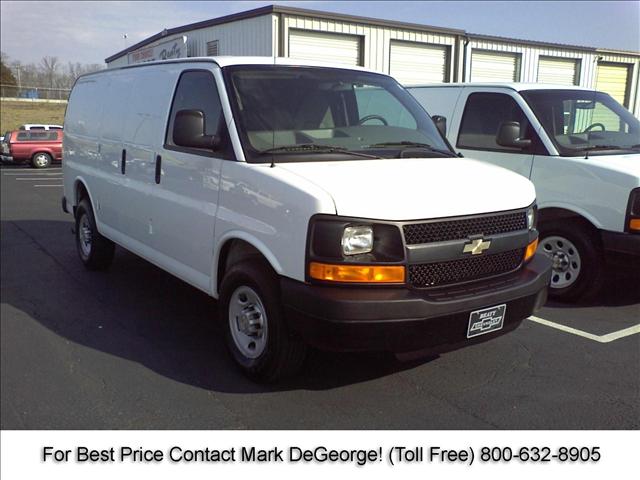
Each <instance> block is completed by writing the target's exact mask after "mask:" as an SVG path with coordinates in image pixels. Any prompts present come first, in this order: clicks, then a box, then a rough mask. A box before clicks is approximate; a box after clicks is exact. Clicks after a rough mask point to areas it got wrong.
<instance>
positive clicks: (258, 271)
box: [219, 260, 307, 382]
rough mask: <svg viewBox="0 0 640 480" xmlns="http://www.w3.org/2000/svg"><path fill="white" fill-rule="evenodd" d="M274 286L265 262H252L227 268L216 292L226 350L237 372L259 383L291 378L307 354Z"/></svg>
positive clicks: (276, 285)
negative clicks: (237, 369)
mask: <svg viewBox="0 0 640 480" xmlns="http://www.w3.org/2000/svg"><path fill="white" fill-rule="evenodd" d="M278 284H279V282H278V277H277V275H276V274H275V273H274V272H273V271H272V270H271V268H270V267H269V266H268V264H267V263H266V262H264V261H261V260H251V261H244V262H240V263H238V264H236V265H234V266H232V267H231V269H230V270H229V271H228V272H227V273H226V274H225V276H224V279H223V281H222V286H221V288H220V301H219V308H220V320H221V321H222V322H223V324H224V329H225V336H226V341H227V347H228V348H229V351H230V352H231V356H232V357H233V359H234V360H235V361H236V363H237V364H238V365H239V367H240V368H241V369H242V371H243V372H244V373H245V374H246V375H247V376H248V377H249V378H251V379H252V380H255V381H259V382H275V381H278V380H281V379H283V378H286V377H289V376H292V375H294V374H296V373H297V372H298V371H300V369H301V368H302V365H303V363H304V360H305V358H306V353H307V347H306V345H305V344H304V343H303V342H302V340H300V339H299V338H297V336H296V335H295V334H293V332H291V331H290V330H289V328H288V326H287V324H286V322H285V319H284V314H283V311H282V306H281V303H280V290H279V288H278Z"/></svg>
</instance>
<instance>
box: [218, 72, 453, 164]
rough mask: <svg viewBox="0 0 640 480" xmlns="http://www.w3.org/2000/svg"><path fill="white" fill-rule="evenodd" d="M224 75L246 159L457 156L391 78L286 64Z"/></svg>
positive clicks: (427, 116) (270, 160)
mask: <svg viewBox="0 0 640 480" xmlns="http://www.w3.org/2000/svg"><path fill="white" fill-rule="evenodd" d="M224 73H225V80H226V82H227V91H228V92H229V94H230V100H231V105H232V108H233V110H234V117H235V119H236V125H237V127H238V130H239V134H240V137H241V140H242V143H243V147H244V152H245V157H246V158H247V161H250V162H272V161H276V162H287V161H296V162H300V161H312V160H328V159H336V160H337V159H340V160H343V159H347V158H348V159H354V160H357V159H359V158H397V157H401V156H407V157H408V156H419V157H428V156H440V157H442V156H455V155H454V153H453V152H452V151H451V149H450V147H449V145H448V144H447V142H446V141H445V140H443V138H442V136H441V135H440V133H439V131H438V130H437V129H436V127H435V125H434V123H433V121H432V120H431V118H430V117H429V115H428V114H427V113H426V112H425V111H424V109H423V108H422V106H420V104H419V103H418V102H417V101H416V100H415V99H414V98H413V97H412V96H411V95H410V94H409V93H407V92H406V90H404V88H402V87H401V86H400V85H399V84H398V83H397V82H396V81H395V80H393V79H392V78H391V77H387V76H385V75H378V74H375V73H367V72H358V71H353V70H346V69H344V70H343V69H339V68H319V67H299V66H281V65H264V66H263V65H261V66H255V65H246V66H245V65H242V66H230V67H225V69H224Z"/></svg>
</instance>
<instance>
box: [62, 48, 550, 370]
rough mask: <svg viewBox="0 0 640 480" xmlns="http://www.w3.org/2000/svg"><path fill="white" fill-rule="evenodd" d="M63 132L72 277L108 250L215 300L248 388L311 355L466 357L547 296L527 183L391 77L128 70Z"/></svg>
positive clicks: (268, 64)
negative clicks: (77, 264)
mask: <svg viewBox="0 0 640 480" xmlns="http://www.w3.org/2000/svg"><path fill="white" fill-rule="evenodd" d="M65 130H66V134H65V139H64V158H65V162H64V167H63V169H64V198H63V209H64V210H65V211H68V212H72V213H73V215H74V216H75V219H76V228H75V235H76V244H77V249H78V253H79V256H80V259H81V260H82V262H84V264H85V266H86V267H87V268H88V269H104V268H106V267H107V266H108V265H109V263H110V262H111V260H112V257H113V255H114V244H118V245H120V246H122V247H124V248H126V249H128V250H130V251H132V252H134V253H136V254H138V255H139V256H141V257H143V258H145V259H147V260H148V261H150V262H152V263H154V264H156V265H158V266H159V267H161V268H163V269H165V270H166V271H168V272H170V273H172V274H173V275H175V276H177V277H179V278H181V279H183V280H184V281H186V282H188V283H189V284H191V285H193V286H194V287H196V288H199V289H200V290H202V291H204V292H206V293H208V294H209V295H211V296H212V297H214V298H217V299H218V300H219V301H218V305H219V309H220V312H219V316H218V318H219V319H220V321H222V323H223V324H224V329H225V332H226V337H227V344H228V346H229V350H230V352H231V354H232V355H233V358H234V359H235V361H236V362H237V363H238V365H240V367H242V369H243V370H244V371H245V373H247V374H248V375H249V376H250V377H252V378H254V379H257V380H263V381H269V380H275V379H278V378H281V377H283V376H285V375H288V374H291V373H293V372H295V371H296V370H297V369H298V368H299V367H300V365H301V364H302V361H303V360H304V357H305V351H306V345H309V344H310V345H314V346H317V347H321V348H326V349H335V350H384V351H391V352H415V351H418V350H424V349H427V350H430V351H434V352H435V351H438V352H439V351H444V350H449V349H453V348H458V347H461V346H465V345H470V344H473V343H477V342H480V341H483V340H486V339H490V338H493V337H495V336H498V335H500V334H503V333H505V332H507V331H510V330H512V329H514V328H515V327H517V326H518V325H519V324H520V323H521V321H522V320H523V319H524V318H526V317H527V316H528V315H530V314H531V313H532V312H533V311H535V310H536V309H537V308H538V307H540V306H541V305H542V304H543V303H544V301H545V298H546V288H547V285H548V282H549V279H550V266H551V262H550V261H549V260H548V258H547V257H546V256H544V255H535V249H536V242H537V235H538V234H537V230H536V228H535V222H536V220H535V219H536V205H535V190H534V187H533V185H532V184H531V182H530V181H529V180H527V179H526V178H523V177H521V176H520V175H516V174H514V173H513V172H509V171H508V170H505V169H502V168H498V167H494V166H490V165H486V164H483V163H481V162H477V161H472V160H466V159H462V158H458V157H457V156H456V155H455V154H454V153H452V151H451V150H450V148H449V147H448V145H447V144H446V142H445V141H444V140H443V139H442V138H441V136H440V134H439V133H438V131H437V129H436V127H435V125H434V124H433V122H432V120H431V119H430V118H429V117H428V116H427V114H426V113H425V112H424V110H423V109H422V107H420V105H419V104H418V102H416V100H415V99H414V98H413V97H411V95H409V93H407V91H406V90H405V89H404V88H402V87H401V86H400V85H399V84H398V83H397V82H396V81H395V80H393V79H392V78H391V77H389V76H386V75H381V74H377V73H373V72H368V71H365V70H362V69H348V68H344V67H339V68H338V67H336V68H328V67H320V66H317V65H302V64H300V62H296V63H295V64H294V63H293V62H292V61H289V60H286V59H274V58H248V57H239V58H224V57H221V58H202V59H198V58H188V59H181V60H171V61H166V62H157V63H148V64H144V65H136V66H131V67H123V68H118V69H112V70H106V71H101V72H97V73H93V74H89V75H85V76H83V77H81V78H79V79H78V81H77V82H76V84H75V86H74V88H73V91H72V93H71V96H70V99H69V106H68V108H67V113H66V118H65ZM496 190H498V191H499V194H498V195H496V194H495V191H496ZM178 320H179V319H177V321H178Z"/></svg>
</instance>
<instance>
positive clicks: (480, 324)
mask: <svg viewBox="0 0 640 480" xmlns="http://www.w3.org/2000/svg"><path fill="white" fill-rule="evenodd" d="M506 312H507V304H506V303H503V304H502V305H496V306H495V307H487V308H482V309H480V310H474V311H473V312H471V313H470V314H469V326H468V327H467V338H473V337H477V336H478V335H485V334H487V333H491V332H495V331H496V330H500V329H501V328H502V327H503V326H504V316H505V313H506Z"/></svg>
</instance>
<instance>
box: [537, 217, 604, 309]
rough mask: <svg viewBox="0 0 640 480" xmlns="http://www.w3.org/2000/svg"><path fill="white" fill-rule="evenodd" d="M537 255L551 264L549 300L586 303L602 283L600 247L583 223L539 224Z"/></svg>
mask: <svg viewBox="0 0 640 480" xmlns="http://www.w3.org/2000/svg"><path fill="white" fill-rule="evenodd" d="M538 252H539V253H544V254H546V255H547V256H549V257H550V258H551V261H552V262H553V265H552V274H551V284H550V288H549V297H550V298H552V299H555V300H560V301H575V300H588V299H590V298H592V297H593V296H594V295H595V294H597V293H598V292H599V291H600V289H601V287H602V283H603V280H604V261H603V259H602V257H603V255H602V247H601V244H600V240H599V238H598V236H597V235H596V233H595V232H594V231H593V229H592V228H588V227H587V226H586V225H585V224H584V223H583V222H579V221H572V220H567V221H564V222H562V223H560V222H553V223H549V224H546V225H541V226H540V242H539V244H538Z"/></svg>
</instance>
